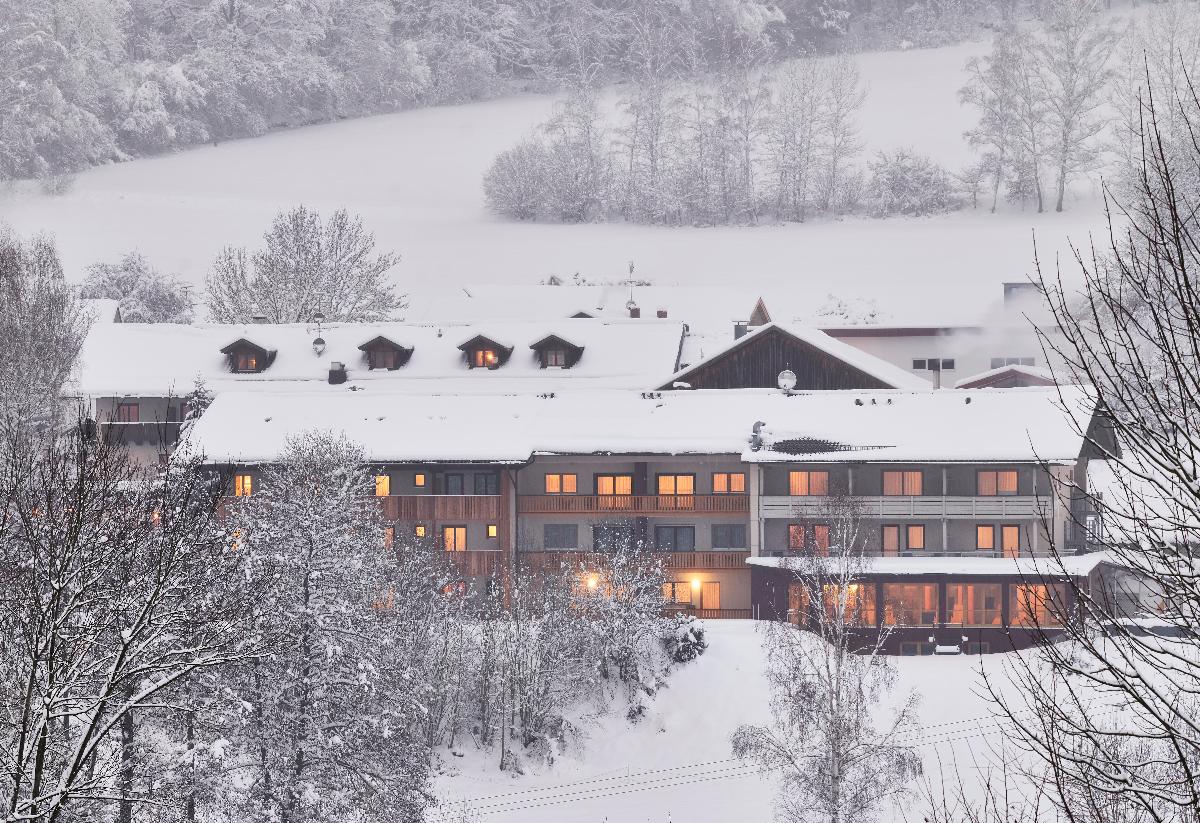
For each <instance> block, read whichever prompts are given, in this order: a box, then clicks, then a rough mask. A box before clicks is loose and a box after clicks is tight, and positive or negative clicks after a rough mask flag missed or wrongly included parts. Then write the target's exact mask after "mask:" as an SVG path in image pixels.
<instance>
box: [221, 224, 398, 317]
mask: <svg viewBox="0 0 1200 823" xmlns="http://www.w3.org/2000/svg"><path fill="white" fill-rule="evenodd" d="M264 237H265V239H266V247H265V248H263V249H261V250H259V251H257V252H254V253H253V254H252V255H249V258H248V256H247V253H246V250H245V249H243V248H235V247H233V246H226V247H225V248H224V249H222V250H221V252H220V254H218V255H217V259H216V260H215V261H214V262H213V267H212V270H211V271H210V272H209V275H208V279H207V281H206V289H207V292H208V309H209V314H210V315H211V317H212V319H213V320H215V321H216V322H218V323H248V322H251V320H252V319H253V318H254V317H255V316H258V315H262V316H264V317H266V318H267V320H268V321H270V322H272V323H306V322H308V321H310V320H311V319H312V318H313V316H314V315H316V314H318V313H320V314H323V315H325V317H326V319H328V320H337V321H346V322H370V321H375V320H388V319H391V318H392V317H393V315H394V314H395V312H396V311H398V310H399V309H402V308H404V306H405V305H406V304H405V301H404V298H403V297H400V296H397V295H396V293H395V290H394V287H393V286H392V284H391V283H389V282H388V278H387V274H388V272H389V271H390V270H391V269H392V267H393V266H395V265H396V263H397V261H398V258H397V257H396V255H394V254H392V253H391V252H384V253H382V254H376V253H375V235H374V234H372V233H371V232H369V231H367V230H366V229H364V228H363V225H362V220H361V219H360V218H358V217H353V216H351V215H350V213H349V212H347V211H346V210H345V209H338V210H337V211H335V212H334V213H333V214H332V215H331V216H330V217H329V219H328V220H327V221H322V219H321V217H320V215H318V214H317V213H316V212H314V211H312V210H310V209H308V208H307V207H306V206H303V205H300V206H297V207H296V208H294V209H290V210H288V211H285V212H280V213H279V214H277V215H276V216H275V220H274V222H273V223H272V225H271V229H270V230H269V231H268V232H267V233H266V234H265V235H264Z"/></svg>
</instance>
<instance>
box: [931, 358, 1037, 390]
mask: <svg viewBox="0 0 1200 823" xmlns="http://www.w3.org/2000/svg"><path fill="white" fill-rule="evenodd" d="M1008 377H1012V378H1014V379H1019V378H1021V377H1024V378H1028V379H1029V381H1030V382H1029V384H1028V385H1032V386H1039V385H1041V386H1051V385H1053V384H1054V382H1055V381H1054V372H1052V371H1050V369H1047V368H1044V367H1042V366H1021V365H1018V364H1010V365H1007V366H999V367H997V368H994V369H988V370H986V371H981V372H979V374H972V375H971V376H970V377H964V378H963V379H962V380H959V381H958V382H956V383H955V384H954V388H956V389H965V388H974V387H979V388H983V387H986V386H989V385H993V384H994V383H995V381H996V380H998V379H1004V378H1008Z"/></svg>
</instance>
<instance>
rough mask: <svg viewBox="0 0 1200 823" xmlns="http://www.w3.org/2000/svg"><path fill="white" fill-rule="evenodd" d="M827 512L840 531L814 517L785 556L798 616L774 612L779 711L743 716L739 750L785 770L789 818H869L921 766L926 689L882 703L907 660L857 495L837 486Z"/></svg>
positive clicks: (774, 696) (769, 646) (768, 640)
mask: <svg viewBox="0 0 1200 823" xmlns="http://www.w3.org/2000/svg"><path fill="white" fill-rule="evenodd" d="M819 519H820V520H821V521H823V528H826V529H828V532H827V533H826V532H820V533H818V532H816V529H815V525H814V528H813V529H812V532H813V534H814V536H816V535H818V534H819V535H820V536H816V539H815V540H814V541H812V542H810V545H809V546H808V547H807V548H806V549H805V550H804V551H805V555H804V556H800V557H795V558H789V561H790V562H788V563H786V564H785V568H789V569H790V570H791V571H792V574H793V580H792V582H791V583H790V584H789V592H788V599H789V608H788V614H789V620H788V621H787V622H771V623H766V624H764V629H763V630H764V633H765V638H764V643H765V646H766V652H767V661H768V666H769V668H768V675H767V676H768V679H769V681H770V684H771V718H772V722H771V724H770V725H767V726H741V727H739V728H738V729H737V731H736V732H734V735H733V739H732V743H733V753H734V756H736V757H739V758H747V759H750V760H753V761H754V762H755V763H757V764H758V766H759V767H760V768H761V769H762V770H763V771H765V772H768V773H772V774H777V775H779V776H780V779H781V787H780V791H779V796H778V798H777V801H776V817H777V819H779V820H780V821H786V822H787V823H806V822H807V821H812V823H816V822H817V821H821V822H822V823H824V822H825V821H828V823H843V821H869V820H873V819H875V815H876V813H877V812H878V811H879V807H880V806H881V805H882V803H883V802H884V801H885V800H888V799H890V798H894V797H897V796H900V795H903V794H904V793H905V792H906V791H907V790H908V788H909V784H910V783H911V782H912V779H913V778H914V777H916V776H917V775H918V774H919V773H920V769H921V763H920V760H919V758H918V757H917V755H916V752H915V751H914V750H913V749H912V748H911V747H910V746H908V745H906V743H905V741H906V739H907V738H908V737H909V735H910V734H911V732H912V731H913V730H914V724H915V720H916V718H915V714H916V701H917V698H916V695H915V694H910V695H908V696H907V697H905V698H903V699H902V700H901V701H900V704H899V706H898V708H896V709H894V710H892V711H888V712H886V713H885V712H884V711H883V710H882V708H881V706H880V701H881V699H882V698H883V696H884V695H885V694H886V693H887V692H889V691H891V689H892V688H893V686H894V682H895V667H894V665H893V664H892V662H891V661H890V659H889V658H888V657H886V656H885V655H884V654H883V647H884V643H885V641H886V639H887V631H886V630H883V631H878V632H877V631H876V630H874V629H873V626H874V624H875V608H876V606H875V602H874V596H873V591H874V589H873V587H872V586H869V585H865V584H864V583H863V582H862V573H863V569H864V560H863V554H862V552H863V548H862V544H863V541H861V540H860V539H859V534H858V523H859V516H858V513H857V511H856V509H855V507H854V504H853V502H852V501H850V500H849V499H847V498H844V497H840V496H838V497H835V498H834V502H833V503H831V505H830V508H829V510H828V511H827V512H825V513H824V515H823V516H822V517H821V518H819ZM885 714H886V716H885Z"/></svg>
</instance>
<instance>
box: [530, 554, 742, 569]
mask: <svg viewBox="0 0 1200 823" xmlns="http://www.w3.org/2000/svg"><path fill="white" fill-rule="evenodd" d="M647 554H649V555H650V556H652V557H654V558H657V559H661V560H662V563H663V568H664V569H666V570H677V569H693V570H697V569H748V568H749V567H748V566H747V565H746V558H748V557H749V556H750V552H737V551H720V552H658V551H655V552H647ZM608 558H609V555H607V554H604V553H603V552H582V551H558V552H529V551H518V552H517V563H518V565H520V566H521V567H522V568H523V569H524V570H526V571H529V572H532V573H535V574H536V573H543V574H555V573H557V572H559V571H562V569H563V567H564V566H566V567H571V566H585V567H592V566H602V565H604V564H605V563H607V562H608Z"/></svg>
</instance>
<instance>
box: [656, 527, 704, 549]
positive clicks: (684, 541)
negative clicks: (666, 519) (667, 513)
mask: <svg viewBox="0 0 1200 823" xmlns="http://www.w3.org/2000/svg"><path fill="white" fill-rule="evenodd" d="M654 548H656V549H661V550H663V551H668V552H690V551H694V550H695V548H696V527H695V526H655V527H654Z"/></svg>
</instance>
